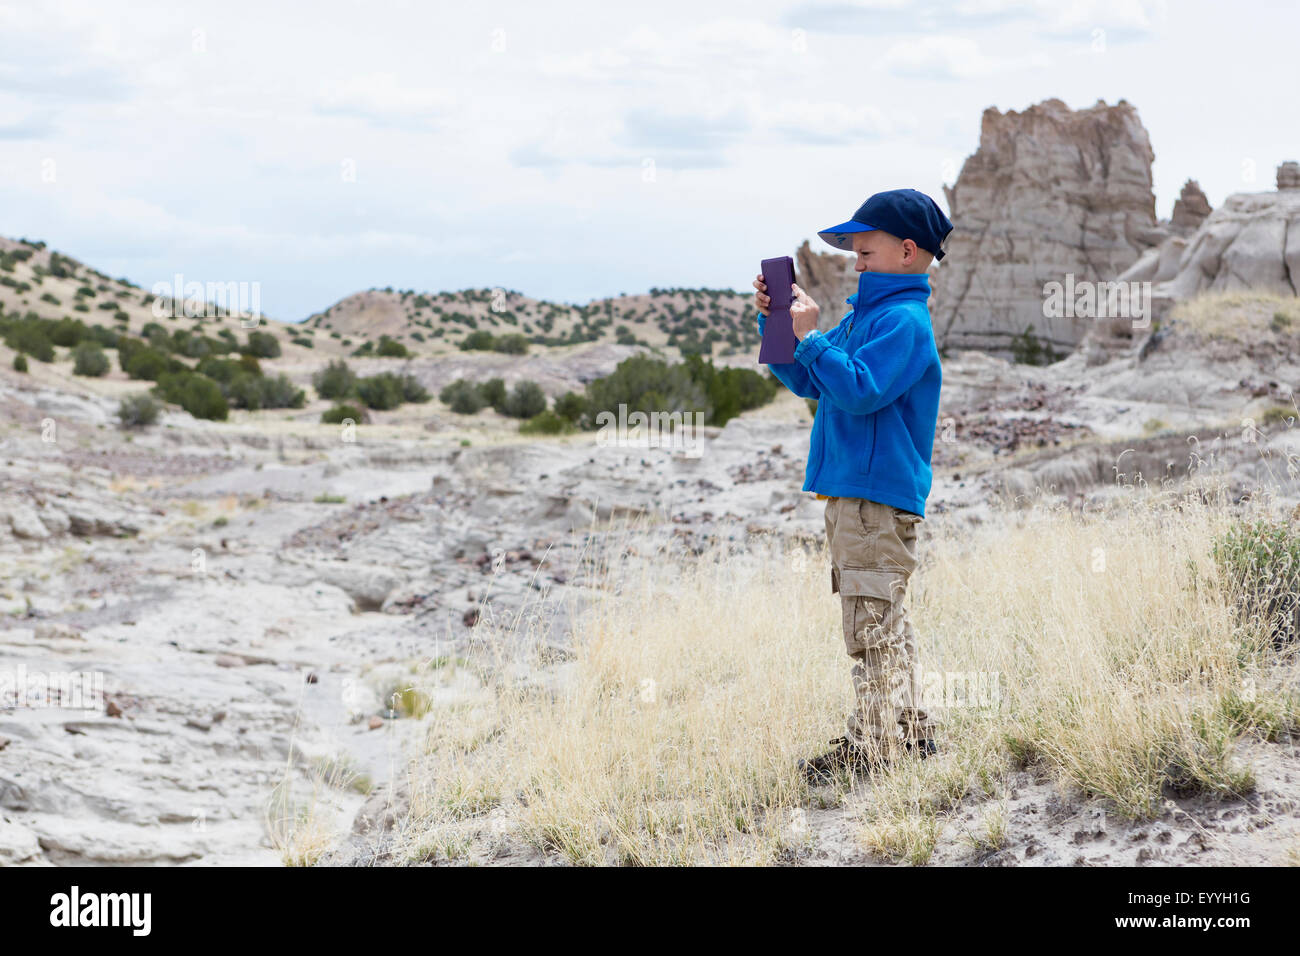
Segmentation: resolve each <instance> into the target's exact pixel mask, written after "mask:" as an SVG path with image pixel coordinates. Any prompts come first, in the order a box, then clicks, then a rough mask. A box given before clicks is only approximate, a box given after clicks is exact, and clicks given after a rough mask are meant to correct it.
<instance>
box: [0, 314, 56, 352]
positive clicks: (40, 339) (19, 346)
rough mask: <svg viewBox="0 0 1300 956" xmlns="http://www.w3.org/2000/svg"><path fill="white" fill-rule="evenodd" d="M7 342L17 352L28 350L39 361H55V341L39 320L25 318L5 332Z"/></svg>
mask: <svg viewBox="0 0 1300 956" xmlns="http://www.w3.org/2000/svg"><path fill="white" fill-rule="evenodd" d="M5 344H6V345H8V346H9V347H10V348H11V349H13V350H14V351H15V352H26V353H27V354H28V355H30V356H31V357H32V358H34V359H36V360H37V361H39V362H53V361H54V343H53V342H51V341H50V339H49V335H48V334H47V333H46V331H45V326H44V324H43V323H41V322H40V321H39V320H36V321H28V320H24V321H22V322H19V323H18V324H17V325H15V326H13V327H12V328H10V329H9V331H8V332H7V333H6V334H5Z"/></svg>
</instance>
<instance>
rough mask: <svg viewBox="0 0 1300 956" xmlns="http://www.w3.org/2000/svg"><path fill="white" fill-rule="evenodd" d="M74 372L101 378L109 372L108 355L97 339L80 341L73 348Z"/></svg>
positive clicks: (74, 373)
mask: <svg viewBox="0 0 1300 956" xmlns="http://www.w3.org/2000/svg"><path fill="white" fill-rule="evenodd" d="M72 359H73V362H72V374H73V375H86V376H88V377H90V378H99V377H100V376H102V375H105V374H107V372H108V356H107V355H105V354H104V347H103V346H102V345H100V344H99V343H98V342H95V341H86V342H80V343H78V344H77V347H76V348H74V349H73V350H72Z"/></svg>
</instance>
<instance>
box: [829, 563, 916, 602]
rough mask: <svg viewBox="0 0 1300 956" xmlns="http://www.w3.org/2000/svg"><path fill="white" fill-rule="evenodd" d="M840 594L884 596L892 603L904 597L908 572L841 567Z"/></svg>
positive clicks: (884, 598)
mask: <svg viewBox="0 0 1300 956" xmlns="http://www.w3.org/2000/svg"><path fill="white" fill-rule="evenodd" d="M839 585H840V594H843V595H845V596H846V597H847V596H852V597H873V598H882V599H883V600H886V601H889V602H890V603H891V604H892V603H893V602H894V601H901V600H902V599H903V592H904V591H906V590H907V574H906V573H905V572H902V571H871V570H868V569H867V568H840V573H839Z"/></svg>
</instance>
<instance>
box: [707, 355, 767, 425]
mask: <svg viewBox="0 0 1300 956" xmlns="http://www.w3.org/2000/svg"><path fill="white" fill-rule="evenodd" d="M686 368H687V370H688V371H689V372H690V374H691V378H693V379H694V380H695V381H696V382H698V383H699V384H701V385H703V386H704V390H705V394H706V395H708V398H709V405H710V406H711V408H712V411H711V413H710V414H709V416H708V418H707V421H708V423H709V424H710V425H725V424H726V423H727V422H728V421H730V420H731V419H733V418H735V417H736V416H737V415H739V414H740V413H741V412H743V411H747V410H749V409H751V408H757V407H758V406H760V405H765V404H767V403H768V402H770V401H771V400H772V399H773V398H774V397H775V396H776V392H777V389H778V388H779V387H780V383H778V382H777V380H776V379H775V378H772V377H770V376H764V375H761V374H759V373H758V372H755V371H754V370H753V369H748V368H728V367H725V366H724V367H722V368H715V367H714V365H713V362H712V360H710V361H707V362H706V361H705V360H704V359H703V358H701V357H700V356H699V355H691V356H689V357H687V359H686Z"/></svg>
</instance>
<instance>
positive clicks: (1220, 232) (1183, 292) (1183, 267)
mask: <svg viewBox="0 0 1300 956" xmlns="http://www.w3.org/2000/svg"><path fill="white" fill-rule="evenodd" d="M1152 281H1155V282H1157V283H1160V285H1158V286H1157V288H1156V290H1155V296H1156V298H1157V299H1169V300H1175V299H1184V298H1187V297H1189V296H1193V295H1196V294H1197V293H1199V292H1232V291H1236V290H1239V289H1254V290H1258V291H1262V292H1276V293H1279V294H1282V295H1296V294H1297V291H1298V289H1300V166H1297V164H1296V163H1294V162H1288V163H1283V164H1282V165H1281V166H1279V167H1278V170H1277V191H1276V192H1266V193H1234V194H1233V195H1231V196H1229V197H1228V198H1227V199H1226V200H1225V201H1224V203H1223V205H1222V206H1220V207H1219V208H1218V209H1216V210H1214V212H1213V213H1211V214H1210V215H1209V216H1208V217H1207V218H1206V220H1205V221H1204V222H1203V223H1202V224H1201V226H1200V228H1199V229H1197V230H1196V232H1195V234H1193V235H1192V236H1191V237H1189V238H1188V239H1187V247H1186V249H1185V250H1183V252H1182V255H1181V256H1180V257H1179V259H1178V262H1177V266H1176V268H1175V269H1174V271H1173V274H1172V275H1165V274H1164V271H1163V270H1158V271H1157V273H1156V274H1155V275H1154V276H1153V277H1152Z"/></svg>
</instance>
